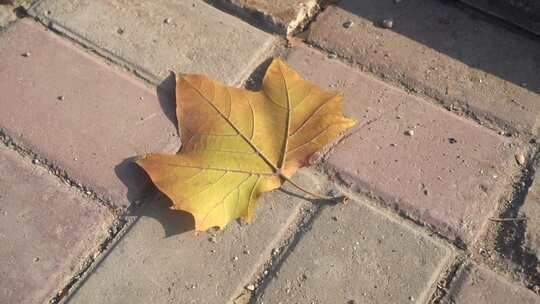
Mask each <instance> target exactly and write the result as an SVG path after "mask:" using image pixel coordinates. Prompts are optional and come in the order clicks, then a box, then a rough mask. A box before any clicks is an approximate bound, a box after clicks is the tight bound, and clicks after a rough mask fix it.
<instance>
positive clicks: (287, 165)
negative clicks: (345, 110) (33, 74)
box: [137, 59, 355, 230]
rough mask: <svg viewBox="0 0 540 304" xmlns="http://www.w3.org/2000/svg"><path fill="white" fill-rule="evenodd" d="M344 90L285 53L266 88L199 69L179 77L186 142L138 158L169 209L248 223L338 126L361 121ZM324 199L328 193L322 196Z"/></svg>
mask: <svg viewBox="0 0 540 304" xmlns="http://www.w3.org/2000/svg"><path fill="white" fill-rule="evenodd" d="M342 98H343V96H342V94H341V93H334V92H326V91H323V90H322V89H320V88H319V87H317V86H315V85H313V84H311V83H309V82H307V81H305V80H303V79H302V78H301V77H300V76H299V75H298V74H297V73H296V72H295V71H293V70H292V69H291V68H289V67H288V66H287V65H286V64H285V63H284V62H283V61H281V60H280V59H275V60H274V61H273V62H272V64H271V65H270V67H269V68H268V70H267V72H266V75H265V77H264V80H263V85H262V90H261V91H259V92H252V91H247V90H243V89H238V88H233V87H228V86H225V85H223V84H221V83H219V82H217V81H215V80H212V79H209V78H207V77H205V76H200V75H184V76H180V77H179V78H178V79H177V81H176V104H177V109H176V114H177V117H178V121H179V130H180V134H181V142H182V148H181V149H180V151H179V152H178V154H176V155H164V154H151V155H148V156H146V157H144V158H143V159H140V160H138V161H137V164H139V165H140V166H141V167H142V168H143V169H144V170H145V171H146V172H147V173H148V175H149V176H150V179H151V180H152V182H153V183H154V184H155V185H156V186H157V188H158V189H159V190H160V191H162V192H163V193H165V194H166V195H167V196H168V197H169V198H170V199H171V200H172V201H173V206H172V207H171V208H173V209H178V210H184V211H187V212H189V213H191V214H193V216H194V218H195V228H196V229H197V230H206V229H208V228H212V227H214V226H218V227H220V228H223V227H224V226H225V225H226V224H227V223H229V222H230V221H232V220H234V219H237V218H240V217H244V218H245V219H246V221H247V222H248V223H249V222H251V219H252V217H253V212H254V209H255V205H256V202H257V200H258V199H259V197H260V196H261V194H262V193H263V192H267V191H271V190H273V189H276V188H279V187H280V186H281V185H282V184H283V183H284V182H285V181H289V182H291V183H292V184H293V185H295V186H296V187H298V188H300V189H301V190H303V191H305V192H307V193H309V194H312V195H314V196H317V197H324V196H321V195H317V194H314V193H311V192H309V191H307V190H305V189H303V188H302V187H300V186H299V185H297V184H295V183H294V182H293V181H291V177H292V175H293V174H294V172H295V171H296V170H297V169H298V168H300V167H303V166H306V165H308V161H309V158H310V157H311V156H312V155H313V154H314V153H315V152H317V151H318V150H319V149H320V148H322V147H323V146H324V145H326V144H328V143H329V142H331V141H332V140H333V139H334V138H335V137H336V136H337V135H339V133H341V132H343V131H344V130H346V129H347V128H350V127H352V126H353V125H354V124H355V121H354V120H351V119H348V118H346V117H344V116H343V114H342V110H341V100H342ZM324 198H326V197H324Z"/></svg>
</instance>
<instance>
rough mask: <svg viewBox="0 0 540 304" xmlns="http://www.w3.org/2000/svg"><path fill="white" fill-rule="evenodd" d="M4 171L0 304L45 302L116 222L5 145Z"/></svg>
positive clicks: (0, 158) (0, 184)
mask: <svg viewBox="0 0 540 304" xmlns="http://www.w3.org/2000/svg"><path fill="white" fill-rule="evenodd" d="M0 172H2V174H1V175H0V244H1V245H0V261H1V263H0V303H6V304H8V303H46V302H47V301H48V300H50V299H51V298H52V297H53V296H54V295H55V293H56V292H57V291H58V290H59V289H60V288H62V287H63V284H66V283H67V281H68V279H69V278H70V277H72V276H73V275H74V273H75V272H77V271H78V270H79V268H80V266H81V264H82V262H83V260H84V259H85V258H86V257H87V256H88V255H89V254H90V253H91V251H92V250H93V249H95V248H96V247H97V245H98V244H99V242H100V239H102V238H103V237H105V234H106V231H107V227H108V226H109V225H110V224H111V222H112V219H113V217H112V215H111V214H110V213H109V212H108V211H107V209H106V208H105V207H103V206H101V205H99V204H98V203H96V202H94V201H90V200H88V199H85V198H83V197H82V196H81V195H80V193H77V192H76V191H75V190H74V189H70V188H69V187H68V186H66V185H64V184H63V183H61V182H60V181H59V180H58V178H56V177H54V176H52V175H50V174H49V173H48V172H47V171H46V170H44V169H43V168H40V167H37V166H33V165H32V164H31V163H30V161H29V160H28V159H26V160H25V159H23V158H22V157H21V156H20V155H18V154H17V153H16V152H15V151H13V150H10V149H8V148H6V147H5V146H3V145H0Z"/></svg>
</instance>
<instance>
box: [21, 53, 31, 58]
mask: <svg viewBox="0 0 540 304" xmlns="http://www.w3.org/2000/svg"><path fill="white" fill-rule="evenodd" d="M21 56H23V57H30V53H29V52H25V53H22V54H21Z"/></svg>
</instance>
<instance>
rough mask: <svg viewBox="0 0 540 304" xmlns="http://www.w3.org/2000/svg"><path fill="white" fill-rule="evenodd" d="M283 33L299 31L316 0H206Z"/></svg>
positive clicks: (310, 15)
mask: <svg viewBox="0 0 540 304" xmlns="http://www.w3.org/2000/svg"><path fill="white" fill-rule="evenodd" d="M206 1H207V2H209V3H212V4H214V5H216V6H218V7H222V8H225V9H226V10H229V11H233V12H234V13H236V14H239V15H240V16H243V17H247V18H250V19H253V20H255V22H259V23H261V22H264V23H266V24H265V25H266V26H269V27H270V29H272V30H274V31H277V32H279V33H283V34H292V33H294V32H296V31H298V30H299V29H300V28H301V27H302V26H303V25H304V24H305V23H306V22H308V21H309V18H311V17H312V15H313V14H315V12H317V11H318V9H319V6H318V3H317V2H318V1H316V0H272V1H270V0H206Z"/></svg>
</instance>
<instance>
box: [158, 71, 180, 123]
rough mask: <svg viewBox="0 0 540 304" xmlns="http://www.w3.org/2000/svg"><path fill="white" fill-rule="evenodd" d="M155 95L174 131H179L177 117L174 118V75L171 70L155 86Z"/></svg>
mask: <svg viewBox="0 0 540 304" xmlns="http://www.w3.org/2000/svg"><path fill="white" fill-rule="evenodd" d="M156 95H157V97H158V101H159V105H160V106H161V109H162V110H163V113H164V114H165V116H166V117H167V119H169V120H170V121H171V122H172V124H173V125H174V128H175V129H176V132H177V133H179V130H178V119H177V118H176V77H175V75H174V73H173V72H170V74H169V76H167V77H166V78H165V79H163V81H162V82H161V83H160V84H159V85H158V86H157V87H156Z"/></svg>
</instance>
